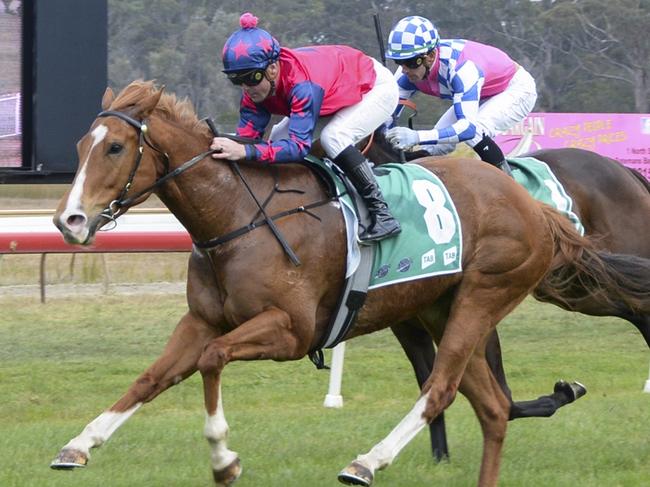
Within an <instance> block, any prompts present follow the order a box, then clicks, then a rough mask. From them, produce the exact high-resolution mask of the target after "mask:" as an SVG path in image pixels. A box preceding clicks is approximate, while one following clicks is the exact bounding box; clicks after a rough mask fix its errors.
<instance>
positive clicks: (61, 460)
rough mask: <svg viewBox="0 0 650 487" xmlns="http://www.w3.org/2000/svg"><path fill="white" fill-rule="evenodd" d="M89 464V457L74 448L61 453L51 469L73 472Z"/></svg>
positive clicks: (51, 465)
mask: <svg viewBox="0 0 650 487" xmlns="http://www.w3.org/2000/svg"><path fill="white" fill-rule="evenodd" d="M87 463H88V455H86V454H85V453H83V452H81V451H79V450H73V449H72V448H65V449H63V450H61V451H60V452H59V454H58V455H57V456H56V458H55V459H54V460H52V463H50V468H53V469H55V470H72V469H73V468H80V467H85V466H86V464H87Z"/></svg>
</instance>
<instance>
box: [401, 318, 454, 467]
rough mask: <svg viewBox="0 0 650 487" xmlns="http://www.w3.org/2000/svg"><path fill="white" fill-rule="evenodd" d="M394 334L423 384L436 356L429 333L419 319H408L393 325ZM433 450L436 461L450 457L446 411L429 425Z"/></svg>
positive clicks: (420, 384) (418, 379) (420, 382)
mask: <svg viewBox="0 0 650 487" xmlns="http://www.w3.org/2000/svg"><path fill="white" fill-rule="evenodd" d="M391 330H392V331H393V334H394V335H395V337H396V338H397V340H398V341H399V343H400V345H401V346H402V349H403V350H404V353H406V356H407V358H408V359H409V362H411V366H412V367H413V371H414V372H415V378H416V380H417V382H418V385H419V386H420V389H422V386H423V385H424V383H425V382H426V380H427V379H428V378H429V376H430V375H431V368H432V367H433V361H434V359H435V357H436V351H435V348H434V346H433V340H432V339H431V336H430V335H429V333H428V332H427V331H426V330H425V329H424V328H422V326H420V324H419V323H418V322H417V321H406V322H402V323H399V324H397V325H394V326H392V327H391ZM429 436H430V439H431V451H432V452H433V456H434V458H435V459H436V461H438V462H439V461H441V460H443V459H445V458H449V448H448V446H447V433H446V431H445V413H440V414H439V415H438V416H437V417H436V418H435V419H434V420H433V421H432V422H431V424H430V425H429Z"/></svg>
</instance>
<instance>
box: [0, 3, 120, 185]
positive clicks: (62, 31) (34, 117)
mask: <svg viewBox="0 0 650 487" xmlns="http://www.w3.org/2000/svg"><path fill="white" fill-rule="evenodd" d="M15 3H16V2H15V1H14V2H13V4H15ZM0 8H2V4H0ZM20 14H22V15H21V21H22V33H21V35H22V43H20V42H19V43H18V45H17V47H16V50H17V52H18V53H19V54H20V55H19V58H20V70H19V71H20V72H19V79H20V84H19V88H20V90H19V91H20V93H21V96H20V97H19V98H20V100H19V103H20V106H19V112H20V117H21V126H22V152H21V151H20V149H18V152H19V153H22V165H20V164H17V165H16V164H14V165H12V166H9V165H5V166H4V167H2V165H1V164H0V183H25V182H36V183H53V182H68V181H71V180H72V176H73V174H74V172H75V170H76V167H77V160H76V149H75V144H76V142H77V140H79V138H80V137H81V136H82V135H83V134H84V133H85V132H86V130H87V129H88V127H89V125H90V123H91V121H92V120H93V119H94V117H95V115H96V114H97V113H98V112H99V110H100V102H101V97H102V94H103V92H104V89H105V88H106V84H107V51H108V44H107V40H108V39H107V38H108V35H107V32H108V24H107V22H108V12H107V1H106V0H31V1H24V2H20ZM1 20H2V18H1V17H0V21H1ZM0 30H2V29H0ZM3 34H5V32H4V30H2V32H1V33H0V40H2V39H3V38H4V37H3ZM3 69H4V66H3ZM0 79H2V78H1V75H0ZM0 86H1V84H0ZM0 108H2V107H1V106H0Z"/></svg>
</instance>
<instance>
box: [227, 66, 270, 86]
mask: <svg viewBox="0 0 650 487" xmlns="http://www.w3.org/2000/svg"><path fill="white" fill-rule="evenodd" d="M228 79H229V80H230V81H231V82H232V84H233V85H235V86H241V85H246V86H257V85H259V84H260V83H261V82H262V80H263V79H264V70H263V69H252V70H250V71H243V72H242V71H235V72H234V73H228Z"/></svg>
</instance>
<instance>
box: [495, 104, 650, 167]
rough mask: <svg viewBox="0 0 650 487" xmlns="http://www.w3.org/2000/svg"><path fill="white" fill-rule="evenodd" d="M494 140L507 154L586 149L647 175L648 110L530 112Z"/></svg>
mask: <svg viewBox="0 0 650 487" xmlns="http://www.w3.org/2000/svg"><path fill="white" fill-rule="evenodd" d="M496 142H497V143H498V144H499V146H500V147H501V148H502V149H503V152H504V153H505V154H507V155H509V156H515V155H519V154H523V153H525V152H529V151H534V150H538V149H551V148H553V149H555V148H562V147H577V148H580V149H587V150H590V151H593V152H597V153H598V154H601V155H603V156H607V157H611V158H612V159H615V160H617V161H618V162H620V163H621V164H624V165H626V166H628V167H630V168H632V169H636V170H637V171H639V172H641V173H642V174H643V175H644V176H645V177H646V178H647V179H650V113H644V114H638V113H531V114H530V115H529V116H528V117H526V118H525V119H524V120H523V122H521V123H519V124H517V125H516V126H514V127H513V128H512V129H511V130H508V131H507V132H505V133H502V134H500V135H498V136H497V137H496Z"/></svg>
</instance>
